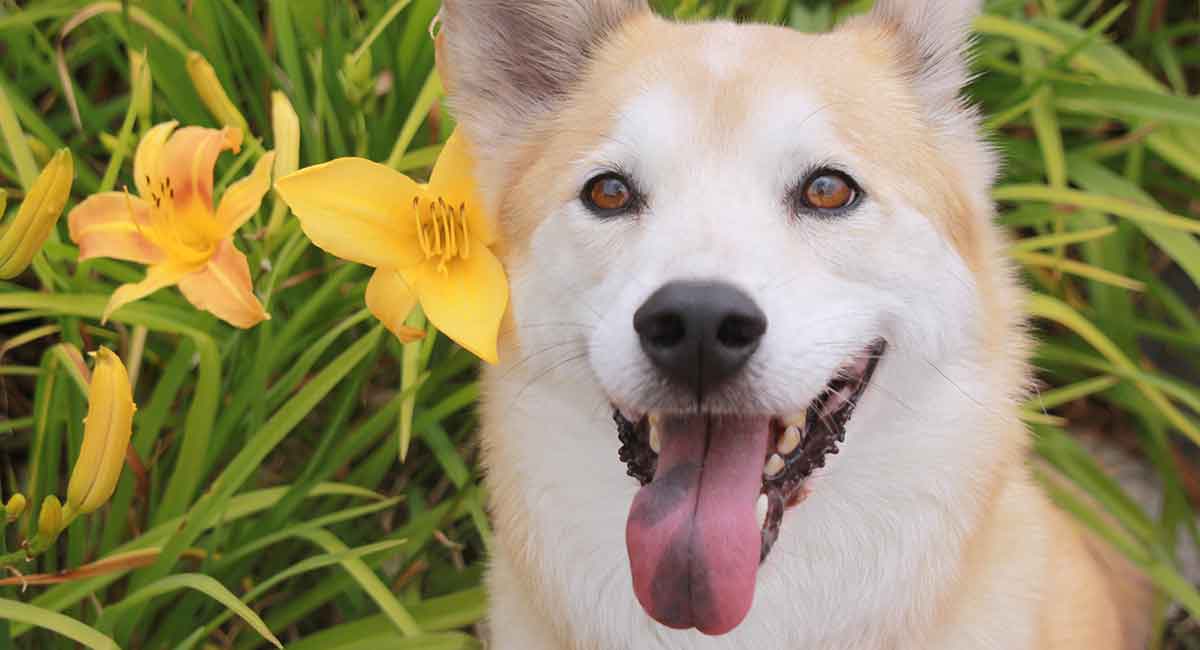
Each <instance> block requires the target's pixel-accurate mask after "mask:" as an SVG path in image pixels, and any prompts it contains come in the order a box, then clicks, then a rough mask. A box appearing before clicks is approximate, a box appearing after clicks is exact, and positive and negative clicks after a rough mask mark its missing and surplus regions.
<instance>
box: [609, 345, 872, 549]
mask: <svg viewBox="0 0 1200 650" xmlns="http://www.w3.org/2000/svg"><path fill="white" fill-rule="evenodd" d="M886 351H887V342H886V341H885V340H883V339H879V340H876V341H875V342H873V343H872V344H871V345H869V346H867V347H866V348H865V349H864V350H863V351H862V352H860V353H859V354H857V355H855V356H854V357H852V358H851V360H850V361H849V362H847V363H846V364H845V365H843V366H842V367H841V368H839V369H838V370H837V372H836V373H835V374H834V377H833V379H831V380H830V382H829V384H828V385H827V386H826V388H825V390H824V391H822V392H821V393H820V394H819V395H818V396H817V397H816V398H815V399H814V400H813V401H812V402H810V403H809V405H808V407H807V409H805V411H804V412H803V413H801V414H797V415H793V416H775V417H772V418H771V423H770V427H771V432H770V435H771V437H770V441H771V444H770V446H769V448H768V451H767V456H766V458H765V459H764V461H763V487H762V496H761V497H760V499H759V505H758V508H759V511H760V512H759V516H760V519H761V520H762V545H761V558H760V559H761V560H763V561H765V560H766V558H767V555H768V554H769V553H770V552H771V548H772V547H773V546H774V544H775V541H776V540H777V539H778V537H779V529H780V526H781V524H782V521H783V513H784V511H785V510H786V509H787V508H788V507H789V506H792V505H796V504H797V503H799V502H801V501H803V497H804V495H805V489H806V485H805V484H806V482H807V479H808V478H809V477H810V476H811V475H812V474H813V472H815V471H816V470H817V469H820V468H822V467H824V466H825V461H826V459H827V457H828V456H831V455H834V454H837V453H838V451H839V448H838V445H839V444H841V443H842V442H844V441H845V436H846V430H845V427H846V424H847V423H848V422H849V421H850V418H851V416H852V415H853V411H854V408H855V406H857V404H858V401H859V400H860V399H861V398H862V396H863V394H864V393H865V392H866V389H867V387H868V385H869V384H870V382H871V379H872V377H873V375H874V373H875V370H876V368H877V366H878V364H879V361H880V359H881V358H882V357H883V355H884V353H885V352H886ZM613 419H614V420H615V421H616V424H617V431H618V436H619V438H620V441H621V448H620V452H619V458H620V460H621V462H623V463H625V465H626V467H627V470H628V472H627V473H628V474H629V476H631V477H633V478H635V479H637V480H638V482H639V483H640V484H641V485H643V486H644V485H647V484H649V483H650V482H651V481H652V480H653V479H654V475H655V471H656V469H657V462H658V454H657V451H656V450H655V449H654V448H653V447H654V445H653V444H652V440H653V438H654V432H653V430H652V425H651V421H652V417H651V416H650V415H649V414H637V413H636V412H631V411H629V410H628V409H619V408H614V412H613ZM764 500H765V503H764Z"/></svg>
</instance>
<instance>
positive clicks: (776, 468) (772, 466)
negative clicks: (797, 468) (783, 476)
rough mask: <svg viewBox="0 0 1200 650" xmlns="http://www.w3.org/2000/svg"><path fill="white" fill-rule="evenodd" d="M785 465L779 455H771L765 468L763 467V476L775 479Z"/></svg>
mask: <svg viewBox="0 0 1200 650" xmlns="http://www.w3.org/2000/svg"><path fill="white" fill-rule="evenodd" d="M786 465H787V464H786V463H785V462H784V461H783V456H780V455H779V454H771V457H770V458H768V459H767V465H766V467H763V475H764V476H766V477H767V478H775V477H776V476H779V474H780V473H782V472H783V469H784V467H786Z"/></svg>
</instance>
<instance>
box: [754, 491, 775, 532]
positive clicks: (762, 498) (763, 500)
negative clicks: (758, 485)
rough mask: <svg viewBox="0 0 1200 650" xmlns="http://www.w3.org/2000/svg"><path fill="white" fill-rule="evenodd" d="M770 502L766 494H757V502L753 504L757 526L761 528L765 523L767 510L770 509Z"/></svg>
mask: <svg viewBox="0 0 1200 650" xmlns="http://www.w3.org/2000/svg"><path fill="white" fill-rule="evenodd" d="M770 505H771V502H770V501H769V500H768V499H767V495H765V494H760V495H758V503H756V504H754V514H756V515H758V527H759V528H762V527H763V526H766V525H767V511H768V510H769V509H770Z"/></svg>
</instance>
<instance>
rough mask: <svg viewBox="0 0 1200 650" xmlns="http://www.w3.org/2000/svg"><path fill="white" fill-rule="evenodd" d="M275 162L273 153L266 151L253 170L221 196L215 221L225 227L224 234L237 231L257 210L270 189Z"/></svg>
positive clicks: (227, 234)
mask: <svg viewBox="0 0 1200 650" xmlns="http://www.w3.org/2000/svg"><path fill="white" fill-rule="evenodd" d="M274 164H275V153H274V152H268V153H267V154H266V155H265V156H263V157H262V158H259V159H258V164H256V165H255V166H254V171H252V172H250V175H249V176H247V177H246V178H243V179H242V180H240V181H238V182H236V183H234V184H233V185H230V186H229V189H227V190H225V194H224V195H222V196H221V205H220V206H218V207H217V222H218V223H220V224H221V226H222V227H223V228H225V231H226V232H225V236H229V235H232V234H233V233H235V232H237V229H238V228H241V227H242V224H244V223H246V222H247V221H248V220H249V219H250V217H252V216H254V213H255V212H258V207H259V206H260V205H262V199H263V195H265V194H266V193H267V190H269V189H271V167H272V165H274Z"/></svg>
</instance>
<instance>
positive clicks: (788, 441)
mask: <svg viewBox="0 0 1200 650" xmlns="http://www.w3.org/2000/svg"><path fill="white" fill-rule="evenodd" d="M801 442H804V434H803V433H800V427H797V426H795V425H793V426H790V427H788V428H786V429H784V430H783V435H782V436H780V437H779V446H778V447H777V451H779V453H781V454H783V455H784V456H787V455H788V454H790V453H792V452H793V451H796V448H797V447H799V446H800V443H801Z"/></svg>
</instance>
